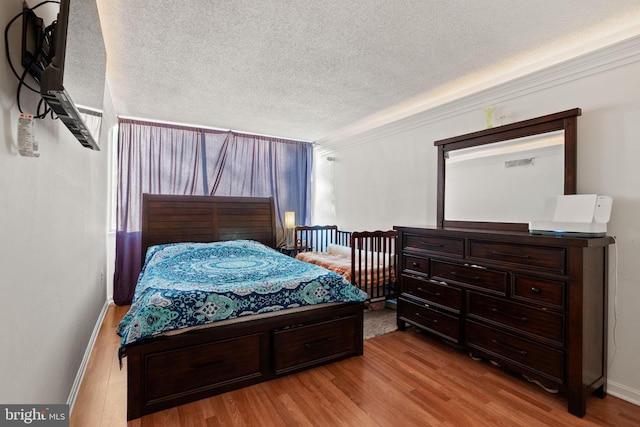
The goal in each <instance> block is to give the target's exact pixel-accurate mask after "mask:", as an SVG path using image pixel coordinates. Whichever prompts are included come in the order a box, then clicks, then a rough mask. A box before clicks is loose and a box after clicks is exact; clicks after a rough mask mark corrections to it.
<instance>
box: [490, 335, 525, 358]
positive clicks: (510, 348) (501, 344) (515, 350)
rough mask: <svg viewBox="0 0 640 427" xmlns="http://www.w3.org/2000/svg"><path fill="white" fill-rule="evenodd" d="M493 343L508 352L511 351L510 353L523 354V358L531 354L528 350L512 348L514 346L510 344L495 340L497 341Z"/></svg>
mask: <svg viewBox="0 0 640 427" xmlns="http://www.w3.org/2000/svg"><path fill="white" fill-rule="evenodd" d="M491 342H492V343H494V344H495V345H497V346H499V347H502V348H504V349H506V350H509V351H514V352H516V353H518V354H521V355H523V356H525V355H527V354H529V352H528V351H527V350H522V349H520V348H516V347H512V346H510V345H508V344H504V343H501V342H500V341H498V340H495V339H494V340H491Z"/></svg>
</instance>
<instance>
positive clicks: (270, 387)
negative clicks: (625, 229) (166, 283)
mask: <svg viewBox="0 0 640 427" xmlns="http://www.w3.org/2000/svg"><path fill="white" fill-rule="evenodd" d="M127 309H128V307H126V306H123V307H118V306H113V305H112V306H110V307H109V310H108V312H107V315H106V316H105V320H104V323H103V325H102V327H101V328H100V333H99V335H98V339H97V341H96V344H95V347H94V349H93V352H92V355H91V358H90V360H89V363H88V365H87V371H86V374H85V377H84V381H83V383H82V385H81V387H80V391H79V394H78V398H77V401H76V404H75V406H74V408H73V412H72V415H71V422H70V426H72V427H86V426H103V427H169V426H170V427H196V426H197V427H200V426H207V427H214V426H216V427H217V426H247V427H254V426H274V427H276V426H319V427H320V426H331V427H333V426H390V425H394V426H395V425H402V426H442V427H448V426H452V427H453V426H455V427H458V426H461V425H465V426H486V425H495V426H514V425H518V426H530V427H537V426H545V427H546V426H552V427H555V426H558V427H559V426H563V427H564V426H567V427H582V426H616V427H631V426H638V425H640V407H639V406H636V405H633V404H631V403H629V402H625V401H623V400H620V399H617V398H615V397H613V396H607V397H606V398H604V399H599V398H597V397H593V396H592V397H590V398H589V399H588V401H587V415H586V416H585V417H584V418H577V417H575V416H573V415H571V414H569V413H568V412H567V400H566V396H563V395H562V394H550V393H547V392H545V391H544V390H542V389H541V388H539V387H538V386H536V385H534V384H531V383H529V382H527V381H525V380H524V379H522V378H521V377H518V376H516V375H513V374H510V373H508V372H505V371H503V370H502V368H500V367H495V366H492V365H491V364H490V363H488V362H484V361H474V360H472V359H471V358H469V356H468V355H466V354H464V353H462V352H460V351H459V350H457V349H455V348H453V347H451V346H450V345H447V344H445V343H443V342H441V341H438V340H437V339H434V338H433V337H431V336H428V335H424V334H422V333H419V332H417V331H416V330H415V329H412V328H410V329H408V330H407V331H402V332H401V331H396V332H392V333H390V334H386V335H383V336H379V337H376V338H373V339H371V340H367V341H365V344H364V355H363V356H358V357H352V358H349V359H346V360H343V361H339V362H335V363H331V364H329V365H325V366H321V367H318V368H315V369H312V370H309V371H305V372H301V373H298V374H293V375H289V376H286V377H283V378H279V379H277V380H272V381H268V382H266V383H262V384H256V385H253V386H251V387H247V388H244V389H240V390H235V391H231V392H228V393H224V394H221V395H218V396H214V397H211V398H208V399H202V400H199V401H197V402H193V403H189V404H187V405H182V406H179V407H177V408H171V409H168V410H165V411H160V412H158V413H155V414H151V415H147V416H144V417H142V418H139V419H137V420H132V421H129V422H127V421H126V393H127V382H126V358H125V359H124V364H125V365H124V366H123V369H122V370H120V366H119V360H118V357H117V352H118V347H119V339H118V337H117V335H116V333H115V329H116V327H117V325H118V322H119V321H120V319H121V318H122V317H123V316H124V315H125V313H126V311H127Z"/></svg>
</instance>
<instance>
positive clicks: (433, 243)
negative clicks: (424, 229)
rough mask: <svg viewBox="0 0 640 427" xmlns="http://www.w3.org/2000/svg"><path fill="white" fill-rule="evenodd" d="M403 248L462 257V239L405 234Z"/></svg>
mask: <svg viewBox="0 0 640 427" xmlns="http://www.w3.org/2000/svg"><path fill="white" fill-rule="evenodd" d="M403 249H406V250H412V251H422V252H429V253H437V254H443V255H449V256H456V257H462V256H463V255H464V239H455V238H447V237H430V236H422V235H419V234H405V235H404V242H403Z"/></svg>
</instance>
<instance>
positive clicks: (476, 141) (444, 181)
mask: <svg viewBox="0 0 640 427" xmlns="http://www.w3.org/2000/svg"><path fill="white" fill-rule="evenodd" d="M580 114H581V111H580V109H578V108H576V109H573V110H567V111H562V112H559V113H555V114H550V115H547V116H543V117H538V118H535V119H530V120H525V121H522V122H517V123H511V124H508V125H504V126H499V127H495V128H490V129H485V130H482V131H479V132H474V133H470V134H466V135H460V136H457V137H453V138H448V139H444V140H440V141H436V142H435V143H434V145H435V146H436V147H437V148H438V201H437V221H438V226H439V227H441V228H455V227H459V228H480V229H495V230H513V231H527V230H528V222H529V221H531V220H537V219H541V218H542V213H543V209H544V205H545V202H546V200H547V199H548V198H549V197H552V196H556V195H562V194H575V192H576V144H577V141H576V121H577V120H576V119H577V117H578V116H579V115H580Z"/></svg>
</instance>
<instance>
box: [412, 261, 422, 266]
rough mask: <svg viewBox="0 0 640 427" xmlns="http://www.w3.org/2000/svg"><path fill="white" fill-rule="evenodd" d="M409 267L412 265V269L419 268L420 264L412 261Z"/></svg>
mask: <svg viewBox="0 0 640 427" xmlns="http://www.w3.org/2000/svg"><path fill="white" fill-rule="evenodd" d="M411 265H412V266H413V267H417V266H419V265H420V264H419V263H417V262H415V261H414V262H413V263H411Z"/></svg>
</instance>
